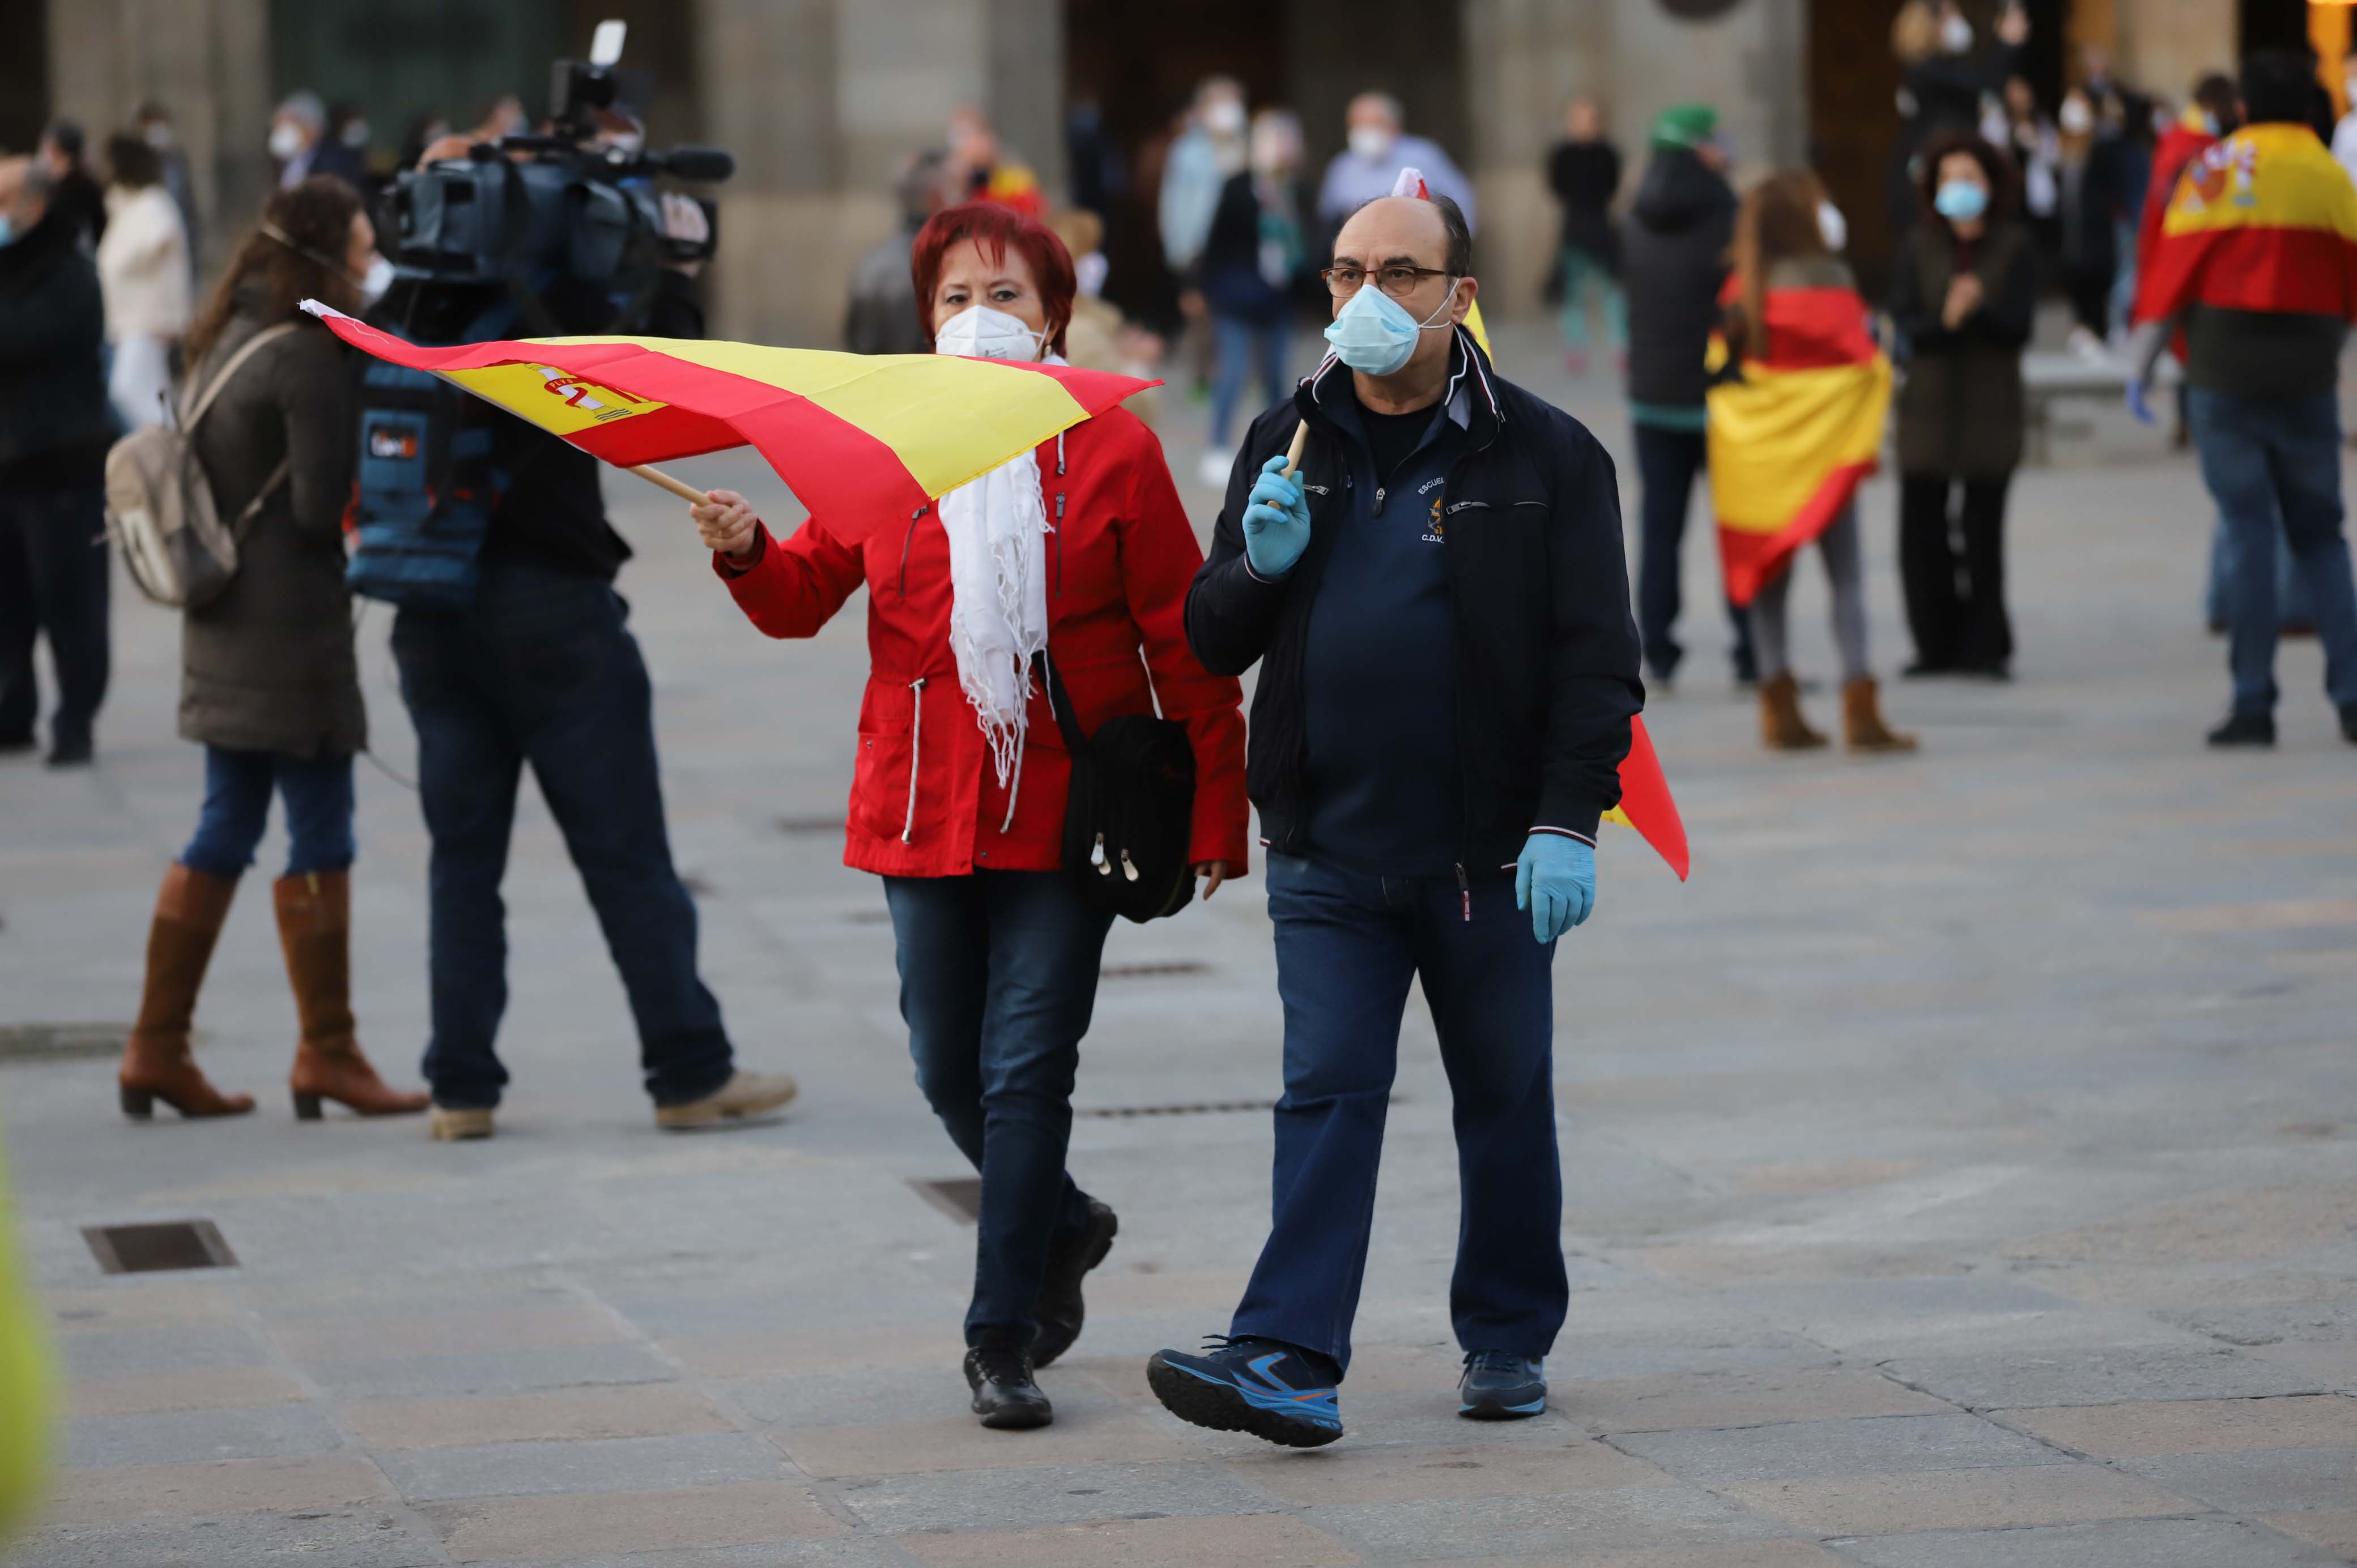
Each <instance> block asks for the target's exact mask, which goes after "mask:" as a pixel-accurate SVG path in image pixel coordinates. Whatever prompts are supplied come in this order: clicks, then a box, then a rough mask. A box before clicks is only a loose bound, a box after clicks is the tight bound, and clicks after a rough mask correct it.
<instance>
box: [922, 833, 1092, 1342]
mask: <svg viewBox="0 0 2357 1568" xmlns="http://www.w3.org/2000/svg"><path fill="white" fill-rule="evenodd" d="M884 901H885V903H886V904H887V905H888V906H889V907H890V908H891V911H892V939H893V947H894V957H895V959H896V960H897V961H898V962H899V969H900V1016H901V1017H902V1018H903V1019H904V1020H906V1021H907V1023H908V1026H909V1055H910V1056H911V1057H913V1058H916V1063H917V1086H918V1087H919V1088H920V1089H921V1090H924V1094H925V1101H926V1102H927V1103H928V1104H930V1105H931V1106H932V1108H933V1112H934V1114H936V1115H938V1116H939V1117H940V1118H941V1119H942V1126H943V1127H944V1128H946V1129H947V1130H948V1132H949V1135H950V1141H951V1142H952V1143H953V1144H956V1145H957V1146H958V1152H959V1153H961V1154H963V1155H965V1157H966V1158H967V1159H968V1160H969V1161H971V1162H972V1163H973V1165H974V1169H975V1170H977V1171H979V1172H981V1173H982V1217H981V1223H980V1226H979V1228H978V1230H977V1231H976V1234H975V1237H974V1303H973V1305H971V1306H970V1307H969V1308H968V1309H967V1311H966V1316H965V1337H966V1343H967V1344H969V1345H980V1344H982V1343H984V1342H985V1341H986V1340H996V1341H1004V1342H1012V1343H1014V1344H1017V1345H1023V1346H1028V1345H1029V1344H1030V1343H1031V1339H1032V1336H1033V1335H1034V1334H1036V1333H1037V1332H1038V1330H1039V1321H1038V1319H1037V1317H1036V1316H1034V1314H1035V1311H1036V1308H1037V1306H1038V1304H1039V1285H1040V1282H1041V1281H1042V1280H1043V1279H1044V1278H1045V1277H1046V1275H1047V1271H1048V1260H1049V1254H1050V1253H1052V1252H1053V1251H1055V1249H1056V1246H1057V1244H1058V1243H1059V1242H1060V1241H1062V1240H1067V1239H1069V1238H1071V1237H1074V1236H1076V1235H1077V1234H1078V1233H1079V1231H1080V1230H1081V1229H1082V1227H1083V1226H1084V1225H1086V1223H1087V1222H1088V1199H1087V1198H1086V1197H1084V1196H1083V1195H1082V1192H1081V1189H1080V1188H1079V1187H1077V1186H1075V1185H1074V1184H1073V1181H1072V1178H1071V1176H1070V1175H1068V1174H1067V1173H1066V1172H1065V1169H1064V1151H1065V1149H1066V1148H1067V1146H1069V1144H1071V1136H1072V1079H1073V1076H1074V1074H1075V1073H1077V1072H1078V1071H1079V1069H1080V1061H1081V1036H1083V1035H1085V1034H1087V1033H1088V1032H1089V1015H1090V1014H1091V1013H1092V1012H1093V1011H1094V1010H1095V1007H1096V1000H1097V971H1098V969H1099V967H1100V966H1101V964H1102V963H1103V957H1104V940H1105V932H1106V931H1107V930H1108V929H1111V927H1112V924H1113V917H1112V916H1111V915H1109V914H1107V913H1105V912H1104V911H1103V910H1102V909H1099V908H1095V907H1093V906H1092V905H1091V904H1090V903H1089V902H1088V901H1087V900H1086V899H1084V898H1083V897H1082V896H1081V894H1080V891H1079V889H1077V888H1075V887H1074V886H1072V885H1071V883H1070V882H1069V881H1067V880H1066V879H1065V878H1064V876H1063V875H1062V873H1060V872H1054V871H976V872H974V873H973V874H971V875H965V876H888V877H886V878H885V879H884Z"/></svg>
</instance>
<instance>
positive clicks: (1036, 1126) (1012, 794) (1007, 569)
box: [691, 202, 1246, 1427]
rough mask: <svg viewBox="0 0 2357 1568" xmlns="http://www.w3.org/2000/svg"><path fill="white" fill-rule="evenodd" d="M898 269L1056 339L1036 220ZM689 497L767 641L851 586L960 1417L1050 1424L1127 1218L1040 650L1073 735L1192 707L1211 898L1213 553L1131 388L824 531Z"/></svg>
mask: <svg viewBox="0 0 2357 1568" xmlns="http://www.w3.org/2000/svg"><path fill="white" fill-rule="evenodd" d="M910 270H911V271H912V273H913V274H914V275H915V282H916V294H917V298H918V300H919V302H920V311H921V312H922V313H923V314H924V317H925V319H926V322H927V325H928V328H929V329H930V331H931V334H932V335H933V338H934V348H935V350H936V351H937V352H942V353H959V354H970V355H979V356H982V357H985V358H991V359H1003V360H1048V359H1054V358H1055V357H1056V356H1058V355H1059V354H1060V350H1061V349H1062V348H1063V339H1064V328H1065V325H1066V323H1067V322H1068V321H1069V320H1070V319H1071V309H1072V295H1073V292H1074V289H1073V279H1072V263H1071V256H1070V255H1068V254H1067V253H1066V252H1065V250H1064V247H1063V245H1062V243H1061V242H1059V241H1058V240H1057V238H1056V237H1055V235H1054V234H1052V233H1051V232H1049V231H1048V229H1046V228H1045V227H1044V226H1042V225H1041V224H1040V223H1039V222H1038V221H1037V220H1034V219H1031V218H1028V217H1025V216H1023V215H1022V214H1019V213H1017V212H1015V211H1013V210H1011V209H1007V208H1005V207H1000V206H996V205H993V204H988V203H981V202H977V203H974V204H971V205H967V206H963V207H955V208H952V209H948V210H947V211H944V212H942V213H940V214H938V215H936V216H935V217H934V218H933V219H932V220H931V221H930V222H928V223H927V224H926V225H925V227H924V229H923V230H922V231H920V233H919V234H918V236H917V239H916V243H915V247H914V250H913V252H912V254H911V263H910ZM1058 362H1060V360H1058ZM691 510H692V512H693V515H694V519H695V521H696V524H697V527H698V529H699V530H700V532H702V534H703V537H704V541H705V543H706V544H707V545H709V546H710V547H711V548H712V550H713V551H714V553H715V556H714V563H713V564H714V567H715V569H716V571H718V573H719V574H720V575H721V577H722V578H723V579H724V580H725V581H726V583H727V585H728V591H729V592H730V593H731V594H733V595H735V596H736V599H737V605H738V607H741V608H742V609H743V610H744V612H745V614H746V615H747V617H748V618H750V619H751V620H752V622H753V624H754V625H755V626H758V627H759V628H761V629H762V630H763V631H765V632H767V633H769V634H770V636H771V637H810V636H813V635H815V634H816V632H817V631H818V629H819V628H821V627H822V626H824V625H825V624H826V622H827V620H828V619H829V618H831V617H832V616H834V612H835V611H836V610H838V609H840V608H842V607H843V604H844V601H845V600H846V599H848V598H849V597H850V596H851V595H852V592H853V590H854V589H856V588H858V587H859V586H860V585H863V584H865V585H866V588H867V649H868V659H869V661H870V668H869V672H868V677H867V690H866V696H865V697H864V698H863V699H862V701H861V703H860V709H859V757H858V765H857V768H856V771H855V773H854V775H853V779H852V786H851V810H850V822H849V823H848V832H847V833H846V835H845V836H846V840H847V843H846V847H845V854H844V860H845V864H847V865H853V866H856V867H858V868H859V869H861V870H864V871H873V872H876V873H878V874H879V875H882V876H883V878H884V894H885V901H886V902H887V903H888V905H889V906H890V908H891V911H892V928H893V935H894V939H895V941H896V944H897V946H898V949H899V970H900V1015H901V1016H902V1017H903V1018H904V1019H906V1020H907V1021H908V1025H909V1051H910V1053H911V1054H912V1055H913V1056H914V1057H915V1058H916V1062H917V1081H918V1083H919V1084H920V1086H921V1087H922V1088H923V1090H924V1093H925V1098H926V1100H927V1101H930V1102H931V1105H932V1107H933V1110H934V1111H935V1112H937V1113H938V1114H939V1115H940V1116H941V1119H942V1125H944V1126H945V1127H946V1128H948V1130H949V1134H950V1137H951V1138H952V1140H953V1141H954V1142H955V1143H956V1144H957V1146H958V1148H959V1149H960V1150H961V1151H963V1153H964V1155H965V1156H966V1157H967V1158H968V1159H970V1160H972V1161H973V1162H974V1165H975V1167H976V1168H977V1169H978V1170H980V1171H981V1173H982V1216H981V1225H980V1230H979V1232H978V1234H977V1236H976V1239H975V1245H976V1249H977V1258H976V1262H975V1268H974V1305H973V1306H972V1308H971V1309H970V1310H969V1311H968V1312H967V1314H966V1322H965V1334H966V1343H967V1346H968V1347H969V1348H968V1350H967V1354H966V1358H965V1377H966V1381H967V1383H968V1384H969V1385H970V1386H971V1387H972V1388H973V1390H974V1412H975V1413H976V1414H978V1415H980V1416H981V1417H982V1421H983V1424H984V1425H985V1426H997V1427H1023V1426H1040V1425H1045V1424H1046V1423H1048V1422H1049V1420H1050V1419H1052V1412H1050V1410H1049V1404H1048V1401H1047V1399H1046V1397H1045V1396H1044V1395H1042V1394H1041V1393H1040V1392H1039V1386H1038V1384H1037V1383H1036V1382H1035V1381H1034V1380H1033V1379H1032V1375H1031V1373H1032V1369H1033V1368H1034V1367H1035V1366H1041V1365H1045V1364H1046V1363H1047V1362H1049V1361H1051V1360H1053V1359H1055V1358H1056V1357H1058V1356H1060V1355H1061V1354H1062V1353H1063V1352H1064V1350H1065V1349H1066V1348H1067V1347H1069V1346H1070V1345H1071V1342H1072V1340H1073V1338H1074V1337H1077V1336H1078V1335H1079V1333H1080V1330H1081V1320H1082V1300H1081V1281H1082V1275H1084V1274H1085V1273H1087V1272H1088V1271H1089V1270H1090V1269H1092V1268H1093V1267H1094V1266H1095V1265H1096V1264H1097V1263H1098V1262H1100V1261H1101V1260H1102V1259H1103V1257H1104V1255H1105V1252H1106V1250H1107V1249H1108V1248H1110V1247H1111V1246H1112V1244H1113V1237H1114V1230H1115V1228H1116V1227H1115V1222H1114V1213H1113V1210H1111V1209H1110V1208H1106V1207H1105V1206H1104V1205H1103V1204H1102V1203H1099V1202H1097V1201H1096V1200H1094V1199H1093V1198H1091V1197H1088V1195H1087V1194H1085V1193H1083V1192H1082V1191H1081V1189H1080V1188H1079V1187H1077V1186H1075V1185H1074V1184H1073V1182H1072V1179H1071V1176H1069V1175H1067V1174H1066V1173H1065V1170H1064V1153H1065V1146H1066V1144H1067V1143H1068V1142H1069V1140H1070V1137H1071V1120H1072V1109H1071V1092H1072V1079H1073V1074H1074V1071H1075V1069H1076V1068H1077V1067H1078V1065H1079V1060H1080V1041H1081V1036H1082V1035H1084V1034H1085V1033H1087V1032H1088V1026H1089V1014H1090V1010H1091V1009H1092V1007H1093V1005H1094V1004H1095V1001H1096V988H1097V971H1098V967H1099V964H1100V961H1101V959H1102V956H1103V947H1104V940H1105V932H1106V929H1107V928H1108V926H1109V925H1110V923H1111V917H1109V916H1108V915H1106V914H1105V913H1103V911H1102V910H1099V909H1097V908H1093V907H1092V905H1091V904H1090V903H1089V902H1088V901H1087V900H1086V899H1084V898H1083V897H1082V895H1081V893H1080V892H1079V890H1078V889H1077V888H1076V887H1075V886H1073V884H1071V882H1069V881H1068V880H1066V878H1065V877H1064V876H1063V875H1062V874H1061V873H1060V870H1059V869H1058V868H1059V866H1060V863H1061V859H1062V839H1063V822H1064V797H1065V790H1066V785H1067V782H1068V779H1069V778H1070V773H1071V762H1070V757H1069V755H1068V753H1067V752H1066V750H1065V747H1064V742H1063V737H1062V736H1061V735H1060V733H1059V732H1058V730H1057V727H1056V720H1055V715H1054V714H1053V712H1052V710H1051V709H1050V708H1049V703H1048V699H1047V697H1046V695H1045V693H1044V692H1042V691H1041V689H1040V688H1039V683H1038V682H1033V681H1031V680H1030V679H1029V678H1028V670H1029V668H1030V667H1031V657H1032V655H1033V654H1035V653H1036V652H1038V651H1039V650H1041V649H1043V648H1046V649H1050V650H1052V652H1053V657H1054V659H1055V663H1056V672H1057V674H1058V676H1059V677H1060V680H1061V681H1062V682H1063V683H1064V684H1065V686H1066V687H1067V688H1068V689H1069V690H1070V693H1071V700H1072V703H1073V706H1074V707H1075V708H1076V709H1077V710H1078V713H1079V717H1080V721H1081V727H1082V730H1083V731H1093V730H1094V729H1095V727H1096V726H1097V725H1100V724H1102V723H1103V722H1104V721H1105V720H1107V719H1110V718H1113V717H1114V716H1115V715H1117V714H1151V713H1153V712H1154V711H1155V708H1156V706H1157V702H1158V703H1159V706H1160V709H1161V712H1162V715H1163V716H1164V717H1165V718H1168V719H1174V720H1177V721H1178V722H1179V723H1180V724H1182V725H1185V726H1186V728H1187V732H1188V735H1189V738H1190V739H1191V740H1192V742H1193V744H1194V750H1195V777H1196V785H1195V815H1194V833H1193V843H1192V848H1191V851H1190V854H1189V858H1190V859H1191V860H1192V861H1194V863H1195V871H1196V873H1197V875H1200V876H1201V877H1202V878H1203V879H1204V889H1203V896H1204V897H1207V898H1208V897H1211V893H1212V891H1213V890H1214V889H1216V888H1217V887H1218V886H1219V885H1220V883H1221V881H1222V879H1224V878H1226V877H1229V876H1233V875H1240V874H1242V873H1243V870H1244V869H1245V853H1246V852H1245V839H1244V833H1245V821H1246V819H1245V804H1244V776H1243V742H1244V725H1243V714H1242V713H1241V712H1240V703H1241V702H1242V693H1241V691H1240V689H1239V688H1238V686H1237V683H1236V682H1234V681H1232V680H1229V679H1224V678H1221V677H1217V676H1213V675H1211V674H1210V673H1208V672H1206V671H1204V669H1203V667H1202V666H1201V665H1200V664H1199V663H1198V662H1196V660H1195V656H1194V655H1193V654H1192V653H1190V652H1189V651H1188V648H1187V638H1186V633H1185V630H1184V628H1183V627H1182V626H1181V624H1180V619H1181V613H1182V608H1183V606H1184V604H1185V600H1186V596H1187V585H1188V583H1189V580H1191V579H1192V577H1193V576H1194V575H1195V570H1196V568H1197V567H1199V566H1200V565H1201V564H1202V561H1203V553H1202V548H1201V546H1200V545H1199V544H1198V543H1197V542H1196V540H1195V533H1194V530H1193V529H1192V527H1190V526H1189V523H1188V521H1187V514H1186V512H1185V511H1184V510H1182V509H1181V508H1180V506H1179V496H1178V492H1177V491H1176V490H1175V489H1173V488H1172V486H1171V482H1170V471H1169V468H1168V467H1167V466H1166V465H1165V463H1164V461H1163V456H1162V448H1161V446H1160V444H1159V443H1158V442H1157V441H1156V439H1155V437H1154V435H1153V433H1152V432H1151V431H1149V430H1148V429H1146V426H1145V425H1144V424H1141V423H1140V422H1139V421H1138V420H1137V418H1136V416H1135V415H1134V414H1132V413H1129V412H1128V411H1127V410H1125V409H1119V408H1116V409H1114V410H1113V411H1111V412H1110V413H1103V414H1100V415H1098V416H1097V417H1096V418H1094V419H1091V420H1088V421H1085V422H1084V423H1082V424H1078V425H1075V426H1074V427H1073V428H1072V429H1071V430H1070V431H1067V432H1066V433H1065V434H1064V435H1060V436H1058V437H1057V438H1056V439H1054V440H1052V441H1049V442H1045V443H1043V444H1042V445H1041V446H1039V448H1038V449H1037V450H1036V451H1032V452H1027V453H1025V454H1023V455H1022V456H1018V457H1017V458H1015V459H1014V460H1013V461H1011V462H1009V463H1007V464H1006V465H1005V466H1004V467H999V468H996V469H994V470H993V471H992V472H990V473H988V474H985V475H984V476H983V477H982V478H979V479H976V480H974V482H973V483H971V484H969V485H966V486H964V487H963V488H962V489H957V490H953V491H952V492H951V493H950V494H948V495H946V496H943V497H942V499H941V500H940V501H939V502H938V503H936V504H933V505H931V506H926V507H922V508H920V509H918V510H917V512H916V513H915V515H914V516H911V517H899V516H895V517H893V518H891V519H889V520H888V521H878V520H858V521H860V522H861V523H862V524H865V525H866V526H855V527H848V528H844V529H842V530H841V531H840V532H838V531H837V530H836V529H835V528H834V527H832V526H831V525H830V524H831V520H829V519H825V518H813V519H811V520H810V521H807V522H805V523H803V524H802V527H801V529H800V530H798V531H797V532H795V534H794V536H793V537H792V538H791V539H789V540H785V541H783V542H780V541H778V540H776V539H774V538H772V537H771V536H770V532H769V531H768V530H767V529H766V528H764V527H763V526H762V524H761V521H760V519H759V518H758V517H756V516H755V515H754V514H753V511H752V510H751V508H750V507H749V506H748V504H747V503H746V501H745V499H744V498H743V497H742V496H739V495H737V494H736V493H735V492H733V491H729V490H715V491H713V492H712V504H711V505H709V506H700V507H695V508H693V509H691ZM849 538H856V539H857V540H858V541H859V542H857V543H847V542H845V540H846V539H849ZM1141 651H1142V652H1143V654H1144V658H1143V660H1141V659H1140V657H1139V655H1140V653H1141Z"/></svg>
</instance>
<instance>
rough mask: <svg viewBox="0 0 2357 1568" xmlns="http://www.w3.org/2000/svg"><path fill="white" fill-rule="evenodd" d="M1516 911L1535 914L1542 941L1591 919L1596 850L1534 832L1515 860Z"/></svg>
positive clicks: (1535, 929)
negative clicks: (1524, 910) (1522, 910)
mask: <svg viewBox="0 0 2357 1568" xmlns="http://www.w3.org/2000/svg"><path fill="white" fill-rule="evenodd" d="M1514 908H1517V909H1528V910H1529V911H1530V912H1531V935H1533V936H1534V937H1536V938H1537V939H1538V940H1540V941H1541V942H1551V941H1553V940H1555V938H1557V937H1559V936H1561V935H1563V934H1564V932H1566V931H1567V930H1569V929H1571V928H1572V927H1574V926H1577V925H1578V924H1579V923H1580V922H1581V921H1582V920H1585V919H1587V917H1588V916H1589V914H1590V913H1592V912H1593V911H1594V910H1595V908H1596V851H1595V850H1594V849H1593V848H1591V847H1590V846H1588V845H1587V844H1584V843H1580V842H1579V841H1578V840H1577V839H1575V838H1566V837H1564V835H1563V834H1561V833H1533V834H1532V835H1531V836H1530V839H1529V840H1528V842H1526V843H1524V844H1523V853H1522V854H1521V856H1520V857H1519V858H1518V859H1516V861H1515V862H1514Z"/></svg>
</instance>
